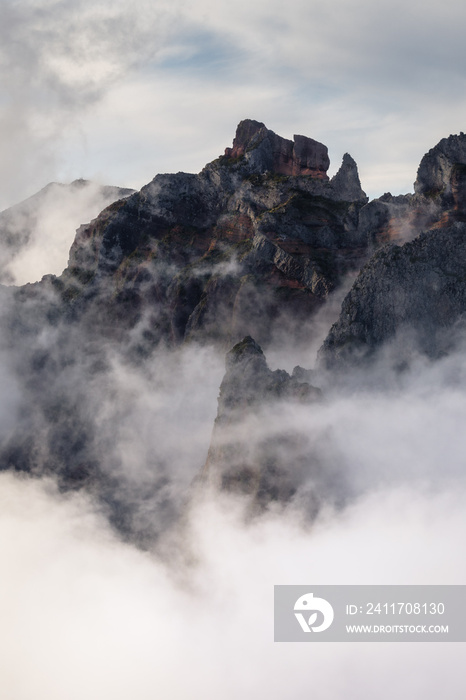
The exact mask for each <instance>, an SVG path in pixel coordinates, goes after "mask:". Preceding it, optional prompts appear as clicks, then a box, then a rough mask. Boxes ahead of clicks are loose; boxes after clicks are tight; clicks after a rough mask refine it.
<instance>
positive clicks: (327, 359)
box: [320, 133, 466, 368]
mask: <svg viewBox="0 0 466 700" xmlns="http://www.w3.org/2000/svg"><path fill="white" fill-rule="evenodd" d="M464 173H466V136H465V135H464V134H462V133H461V134H460V135H459V136H450V137H448V138H447V139H442V140H441V141H440V142H439V143H438V144H437V146H435V148H433V149H431V150H430V151H429V152H428V153H427V154H426V155H425V156H424V158H423V159H422V161H421V164H420V166H419V169H418V175H417V180H416V182H415V191H416V194H415V195H408V196H405V197H396V198H395V197H391V195H388V196H384V197H382V198H381V199H379V200H375V201H373V202H371V203H370V204H369V205H368V206H367V207H365V209H364V210H363V211H362V212H361V216H360V221H361V226H362V227H363V228H364V229H365V230H367V231H369V230H370V229H371V228H372V231H373V232H375V235H376V237H378V238H379V241H382V240H383V239H384V238H385V240H386V241H388V242H391V241H398V242H403V230H404V232H405V234H406V232H408V235H407V237H408V238H412V239H413V240H411V241H408V242H406V243H405V244H404V245H401V246H398V245H393V243H392V244H391V245H389V246H388V247H385V248H382V249H381V250H379V251H378V252H377V253H376V254H375V255H374V256H373V258H372V259H371V260H370V261H369V262H368V263H367V264H366V265H365V267H364V268H363V269H362V271H361V272H360V274H359V276H358V278H357V280H356V281H355V283H354V286H353V288H352V289H351V291H350V292H349V294H348V296H347V297H346V299H345V300H344V302H343V305H342V311H341V315H340V318H339V320H338V322H337V323H336V324H335V325H334V326H333V327H332V328H331V330H330V332H329V335H328V336H327V338H326V340H325V342H324V345H323V347H322V349H321V351H320V358H321V361H322V362H323V364H324V365H326V366H327V367H333V368H337V367H340V368H343V367H346V366H348V364H351V363H358V364H360V363H362V362H365V361H367V359H368V357H370V356H373V355H374V353H375V351H376V350H377V349H379V348H380V347H381V346H382V345H383V344H384V343H386V342H388V341H390V342H392V344H393V345H394V357H395V358H398V360H401V359H402V358H403V357H404V359H406V357H407V356H409V354H410V353H411V352H412V351H413V350H416V351H418V352H421V353H423V354H425V355H427V356H429V357H439V356H441V355H442V354H443V353H445V352H447V351H448V350H449V349H451V347H452V346H453V345H454V342H455V340H457V339H458V336H459V334H460V333H461V332H462V327H463V324H464V314H465V311H466V308H465V300H464V295H465V280H466V255H465V254H466V249H465V243H464V241H465V234H466V228H465V224H464V223H463V222H464V221H465V220H466V177H465V176H464Z"/></svg>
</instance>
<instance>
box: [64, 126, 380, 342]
mask: <svg viewBox="0 0 466 700" xmlns="http://www.w3.org/2000/svg"><path fill="white" fill-rule="evenodd" d="M327 168H328V155H327V149H326V147H325V146H323V145H322V144H318V143H317V142H315V141H313V140H312V139H307V138H305V137H301V136H299V137H295V141H294V142H292V141H287V140H286V139H282V138H281V137H279V136H277V135H276V134H274V133H273V132H272V131H270V130H268V129H267V128H266V127H265V126H264V125H263V124H262V123H260V122H254V121H252V120H245V121H243V122H241V124H240V125H239V126H238V130H237V134H236V137H235V140H234V145H233V148H232V149H230V150H228V149H227V155H226V156H221V157H220V158H218V159H217V160H215V161H213V162H212V163H209V164H208V165H207V166H206V167H205V168H204V170H203V171H202V172H201V173H199V174H198V175H190V174H186V173H177V174H175V175H157V176H156V177H155V178H154V180H153V181H152V182H151V183H149V184H148V185H147V186H145V187H143V188H142V190H141V191H140V192H138V193H136V194H134V195H132V196H131V197H129V199H127V200H126V201H125V202H118V203H116V204H114V205H112V206H111V207H109V208H108V209H106V210H104V211H103V212H102V214H101V215H100V216H99V217H98V218H97V219H96V220H94V221H92V222H91V223H90V224H89V225H87V226H82V227H81V228H80V229H79V230H78V232H77V235H76V239H75V241H74V244H73V246H72V248H71V251H70V260H69V265H68V268H67V270H66V271H65V273H64V274H63V275H62V276H61V278H59V279H58V280H57V281H56V288H57V289H60V290H61V293H62V295H63V297H64V298H66V299H68V300H71V302H72V304H73V308H74V310H75V312H76V313H80V314H81V315H83V314H84V315H85V316H86V317H87V319H88V320H87V321H86V322H87V323H88V325H91V324H92V325H93V326H94V327H95V326H98V327H99V328H100V329H101V332H102V333H103V334H104V335H105V334H106V335H108V336H112V337H115V334H117V333H120V335H122V334H124V333H125V332H127V331H131V329H134V327H135V326H138V325H141V324H140V322H141V319H142V318H143V317H144V319H145V324H144V334H145V335H144V338H140V339H139V341H138V340H137V339H136V335H137V334H135V333H132V338H133V339H134V346H135V348H136V347H137V352H147V351H150V349H151V348H153V347H154V346H155V345H156V344H157V343H158V342H164V343H166V342H168V343H173V344H178V343H180V342H183V341H185V340H192V339H195V340H198V341H200V342H206V341H207V342H218V343H221V344H222V345H223V346H224V347H225V346H227V345H229V344H231V342H232V341H234V340H236V339H237V338H238V337H241V336H244V335H246V334H250V335H254V336H255V337H257V338H258V339H259V340H260V342H262V343H266V342H268V340H269V339H270V337H271V335H273V333H274V329H275V327H276V324H279V323H280V317H281V315H282V314H284V315H286V317H287V319H288V320H289V321H290V323H295V324H298V325H299V324H302V321H303V319H305V318H309V316H310V315H311V314H312V313H313V312H314V311H315V310H316V309H317V308H319V307H320V306H321V304H322V303H323V301H324V300H325V298H326V296H327V295H328V293H329V292H330V291H332V290H333V289H334V288H335V287H337V286H338V285H339V284H340V281H341V279H342V278H343V277H344V276H345V275H346V273H347V272H348V271H349V270H354V269H355V268H356V269H357V268H358V267H359V266H360V264H361V262H362V261H363V260H364V259H365V256H366V255H367V236H366V234H365V233H364V234H363V235H362V236H361V235H360V234H359V228H358V224H359V212H360V210H361V208H362V207H363V206H364V204H365V203H366V202H367V198H366V196H365V194H364V192H363V191H362V189H361V186H360V182H359V177H358V174H357V167H356V164H355V162H354V161H353V160H352V158H351V157H350V156H348V155H346V156H345V158H344V159H343V164H342V167H341V168H340V170H339V172H338V173H337V174H336V175H335V177H334V178H332V180H330V181H329V180H328V177H327V175H326V170H327ZM141 327H142V326H141Z"/></svg>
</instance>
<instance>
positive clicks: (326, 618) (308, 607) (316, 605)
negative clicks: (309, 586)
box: [294, 593, 334, 632]
mask: <svg viewBox="0 0 466 700" xmlns="http://www.w3.org/2000/svg"><path fill="white" fill-rule="evenodd" d="M294 611H295V612H294V614H295V617H296V619H297V620H298V622H299V625H300V627H301V629H302V630H303V632H324V630H327V629H328V628H329V627H330V625H331V624H332V622H333V615H334V613H333V608H332V606H331V605H330V603H329V602H328V600H325V599H324V598H314V594H313V593H306V594H305V595H302V596H301V597H300V598H298V600H297V601H296V603H295V604H294ZM303 613H307V614H309V613H310V614H309V617H308V618H307V621H306V616H305V615H304V614H303ZM319 613H321V614H322V615H323V620H322V621H321V623H320V624H319V625H316V624H315V623H316V622H317V619H318V617H319Z"/></svg>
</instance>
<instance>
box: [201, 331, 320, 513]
mask: <svg viewBox="0 0 466 700" xmlns="http://www.w3.org/2000/svg"><path fill="white" fill-rule="evenodd" d="M305 378H306V379H307V377H306V372H305V370H302V368H300V367H297V368H295V370H294V371H293V374H292V375H291V376H290V375H289V374H288V373H287V372H285V371H284V370H275V371H272V370H271V369H269V367H268V365H267V361H266V359H265V356H264V353H263V352H262V348H261V347H260V346H259V345H258V344H257V343H256V342H255V341H254V340H253V338H251V337H249V336H247V337H246V338H244V339H243V340H242V341H241V342H240V343H237V344H236V345H235V346H234V347H233V349H232V350H230V351H229V352H228V353H227V356H226V373H225V376H224V378H223V381H222V384H221V386H220V396H219V399H218V413H217V418H216V421H215V425H214V431H213V436H212V442H211V445H210V449H209V453H208V456H207V462H206V465H205V467H204V471H203V475H202V478H203V480H207V481H209V482H210V483H213V484H214V485H215V486H217V487H219V488H222V489H227V490H229V491H236V492H239V493H242V494H245V495H248V496H250V497H251V498H252V500H253V502H254V503H255V504H256V505H265V504H266V503H268V502H269V501H270V500H281V501H286V500H289V499H290V498H292V497H293V495H294V494H295V492H296V490H297V488H298V486H299V485H300V483H302V481H303V480H305V479H306V478H310V474H309V473H307V474H306V470H305V469H304V470H303V466H304V464H309V459H308V455H307V454H306V448H305V445H306V441H305V440H303V439H302V436H301V435H300V434H299V431H297V430H295V431H294V432H290V430H289V429H285V428H284V429H283V432H282V433H280V432H279V433H276V432H274V433H273V434H272V435H267V434H265V435H264V431H263V428H262V427H261V423H260V421H257V417H258V414H259V413H260V412H261V411H264V410H265V411H267V410H268V409H272V410H278V411H286V407H287V402H292V403H293V402H298V403H304V404H313V403H318V402H319V401H320V399H321V391H320V389H318V388H316V387H313V386H312V385H311V384H309V382H307V381H305V380H304V379H305ZM300 444H301V447H302V449H300ZM299 462H302V463H301V465H300V466H298V463H299ZM317 471H318V470H317V469H315V470H314V473H313V476H314V477H315V475H316V472H317Z"/></svg>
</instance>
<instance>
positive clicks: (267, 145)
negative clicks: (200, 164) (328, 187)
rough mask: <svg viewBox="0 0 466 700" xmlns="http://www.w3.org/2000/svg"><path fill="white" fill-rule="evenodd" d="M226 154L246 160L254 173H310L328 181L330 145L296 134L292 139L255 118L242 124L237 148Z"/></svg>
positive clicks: (235, 142) (227, 149)
mask: <svg viewBox="0 0 466 700" xmlns="http://www.w3.org/2000/svg"><path fill="white" fill-rule="evenodd" d="M225 157H226V158H228V159H235V160H239V159H245V161H246V162H247V163H248V165H249V168H250V169H251V170H252V171H253V172H258V173H259V172H266V171H269V172H272V173H275V174H277V175H310V176H312V177H314V178H317V179H319V180H328V176H327V170H328V168H329V165H330V160H329V157H328V149H327V146H325V145H324V144H323V143H319V141H315V140H314V139H311V138H309V137H307V136H300V135H295V136H293V140H292V141H291V140H290V139H285V138H283V137H282V136H278V135H277V134H276V133H275V132H273V131H271V130H270V129H267V127H266V126H265V125H264V124H263V123H262V122H258V121H255V120H254V119H244V120H243V121H241V122H240V123H239V124H238V127H237V129H236V135H235V138H234V139H233V147H232V148H226V149H225Z"/></svg>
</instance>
